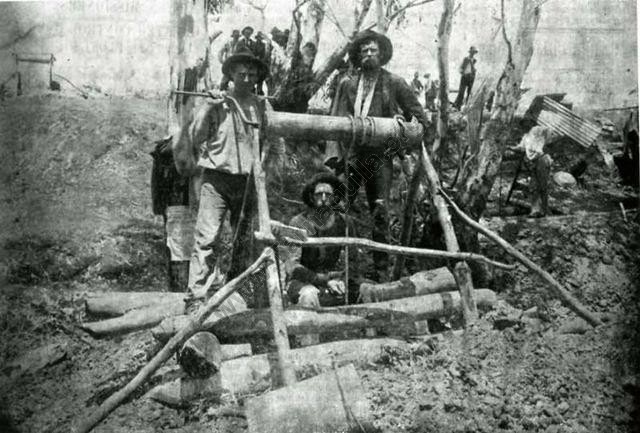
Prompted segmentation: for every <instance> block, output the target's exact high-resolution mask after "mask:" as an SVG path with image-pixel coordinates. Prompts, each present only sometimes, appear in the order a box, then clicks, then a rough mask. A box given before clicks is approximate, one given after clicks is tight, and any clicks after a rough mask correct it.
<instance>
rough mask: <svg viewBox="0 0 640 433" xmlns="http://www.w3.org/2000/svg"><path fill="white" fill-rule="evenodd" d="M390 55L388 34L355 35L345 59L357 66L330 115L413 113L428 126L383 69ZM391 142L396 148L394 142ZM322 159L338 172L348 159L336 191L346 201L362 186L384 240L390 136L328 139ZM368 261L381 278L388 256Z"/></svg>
mask: <svg viewBox="0 0 640 433" xmlns="http://www.w3.org/2000/svg"><path fill="white" fill-rule="evenodd" d="M392 55H393V46H392V44H391V41H390V40H389V38H387V37H386V36H385V35H382V34H380V33H376V32H374V31H371V30H366V31H364V32H361V33H359V34H358V35H356V37H355V39H354V41H353V45H352V47H351V49H350V51H349V59H350V61H351V64H352V65H353V66H354V68H355V69H356V71H355V73H354V74H352V75H350V76H347V77H345V78H344V79H343V80H342V81H341V82H340V84H339V86H338V89H337V91H336V95H337V96H336V97H337V100H336V101H334V104H333V109H332V113H331V114H332V115H336V116H354V117H368V116H369V117H390V118H394V117H404V119H406V120H411V119H412V118H415V119H416V120H417V121H418V122H420V123H422V124H423V126H424V127H425V131H426V128H427V119H426V116H425V113H424V111H423V109H422V106H421V105H420V102H419V101H418V98H417V97H416V95H415V93H414V92H413V90H412V89H411V87H410V86H409V84H407V82H406V81H405V80H404V79H403V78H401V77H399V76H397V75H395V74H392V73H391V72H389V71H387V70H386V69H383V68H382V66H383V65H385V64H386V63H387V62H389V60H390V59H391V56H392ZM394 146H395V147H394ZM326 149H327V150H326V159H325V164H326V165H327V166H329V167H332V168H334V169H336V171H339V170H340V169H341V168H342V167H343V166H344V159H345V158H347V160H348V165H349V169H348V176H347V185H346V188H343V190H342V191H341V192H340V193H339V194H338V195H343V196H344V197H341V198H343V199H346V202H347V203H348V204H351V203H352V202H353V200H354V199H355V197H356V195H357V192H358V190H359V189H360V187H361V186H364V188H365V191H366V195H367V201H368V205H369V210H370V212H371V214H372V216H373V220H374V228H373V233H372V239H373V240H374V241H377V242H384V243H388V238H389V235H388V233H389V228H388V224H389V218H388V204H389V192H390V187H391V177H392V174H393V164H392V158H393V156H394V155H396V154H397V155H401V152H403V151H404V150H403V149H401V148H399V147H398V145H397V141H396V142H395V143H394V142H393V140H390V142H389V143H388V144H387V143H385V144H384V145H374V144H370V143H363V144H362V145H358V146H350V145H349V143H336V142H328V143H327V148H326ZM373 261H374V265H375V268H376V273H377V274H378V275H377V276H376V277H377V279H378V280H380V281H382V280H386V273H387V267H388V256H387V254H386V253H381V252H374V253H373Z"/></svg>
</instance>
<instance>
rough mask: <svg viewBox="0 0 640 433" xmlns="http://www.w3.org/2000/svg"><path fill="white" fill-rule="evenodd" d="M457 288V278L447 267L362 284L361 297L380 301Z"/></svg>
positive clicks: (365, 299) (365, 301) (364, 300)
mask: <svg viewBox="0 0 640 433" xmlns="http://www.w3.org/2000/svg"><path fill="white" fill-rule="evenodd" d="M455 289H456V280H455V278H454V277H453V274H451V271H449V269H447V268H446V267H442V268H436V269H431V270H428V271H421V272H418V273H415V274H413V275H411V276H410V277H405V278H401V279H400V280H397V281H392V282H389V283H379V284H375V283H362V284H360V298H361V299H362V302H363V303H367V302H380V301H387V300H389V299H398V298H408V297H410V296H420V295H428V294H430V293H439V292H448V291H451V290H455Z"/></svg>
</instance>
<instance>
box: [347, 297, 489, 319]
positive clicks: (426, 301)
mask: <svg viewBox="0 0 640 433" xmlns="http://www.w3.org/2000/svg"><path fill="white" fill-rule="evenodd" d="M474 295H475V299H476V302H477V305H478V306H480V307H482V308H484V309H488V308H491V307H493V305H494V304H495V303H496V301H497V297H496V294H495V293H494V292H493V291H491V290H489V289H476V290H475V293H474ZM349 307H350V308H354V309H355V308H372V307H379V308H382V309H385V310H392V311H399V312H402V313H407V314H410V315H411V316H413V318H414V320H425V319H436V318H438V317H442V316H443V315H447V314H453V313H458V312H461V311H462V301H461V296H460V293H459V292H445V293H434V294H431V295H423V296H414V297H411V298H400V299H394V300H390V301H384V302H374V303H370V304H355V305H350V306H349ZM342 308H344V307H335V309H336V310H338V311H340V310H341V309H342ZM463 313H464V312H463Z"/></svg>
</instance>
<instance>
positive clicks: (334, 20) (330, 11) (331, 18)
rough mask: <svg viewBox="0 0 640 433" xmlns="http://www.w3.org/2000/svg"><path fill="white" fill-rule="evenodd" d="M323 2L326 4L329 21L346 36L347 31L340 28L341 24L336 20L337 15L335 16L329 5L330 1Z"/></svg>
mask: <svg viewBox="0 0 640 433" xmlns="http://www.w3.org/2000/svg"><path fill="white" fill-rule="evenodd" d="M325 4H326V5H327V12H328V13H327V15H326V16H327V18H329V21H331V22H332V23H333V24H334V25H335V26H336V28H337V29H338V30H339V31H340V33H342V36H344V37H345V38H346V37H347V33H346V32H345V31H344V29H343V28H342V25H341V24H340V22H339V21H338V17H337V16H336V13H335V11H334V10H333V8H332V7H331V3H330V2H328V1H327V2H326V3H325Z"/></svg>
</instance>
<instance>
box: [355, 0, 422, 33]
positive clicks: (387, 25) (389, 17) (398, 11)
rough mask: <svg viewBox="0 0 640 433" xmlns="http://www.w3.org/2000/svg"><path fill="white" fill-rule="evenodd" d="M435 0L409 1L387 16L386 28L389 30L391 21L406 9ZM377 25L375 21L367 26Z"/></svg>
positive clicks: (370, 27)
mask: <svg viewBox="0 0 640 433" xmlns="http://www.w3.org/2000/svg"><path fill="white" fill-rule="evenodd" d="M433 1H434V0H413V1H410V2H409V3H407V4H406V5H404V6H403V7H401V8H400V9H398V10H397V11H395V12H394V13H392V14H391V15H389V16H388V17H385V30H388V29H389V27H390V26H391V23H392V22H393V20H395V19H396V18H397V17H398V16H399V15H400V14H402V13H403V12H405V11H406V10H408V9H411V8H413V7H416V6H421V5H423V4H427V3H432V2H433ZM375 26H376V24H375V23H374V24H371V25H370V26H368V27H367V30H371V29H372V28H374V27H375Z"/></svg>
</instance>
